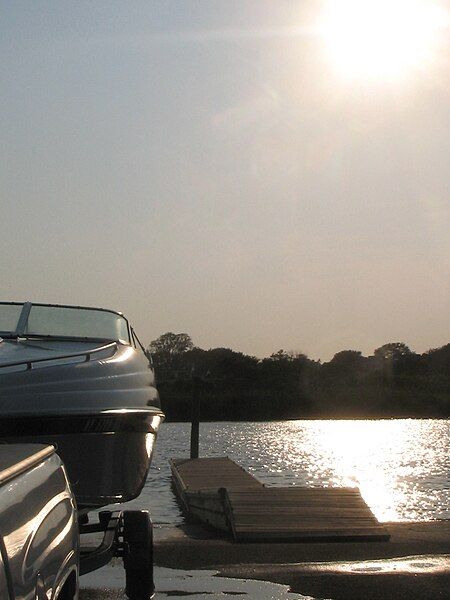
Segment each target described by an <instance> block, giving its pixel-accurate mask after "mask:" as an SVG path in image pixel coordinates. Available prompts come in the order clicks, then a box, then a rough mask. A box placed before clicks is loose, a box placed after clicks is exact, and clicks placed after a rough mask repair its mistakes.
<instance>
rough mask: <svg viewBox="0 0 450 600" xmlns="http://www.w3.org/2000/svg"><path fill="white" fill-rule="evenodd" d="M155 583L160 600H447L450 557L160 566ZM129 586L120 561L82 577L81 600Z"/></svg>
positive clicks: (113, 595) (99, 599)
mask: <svg viewBox="0 0 450 600" xmlns="http://www.w3.org/2000/svg"><path fill="white" fill-rule="evenodd" d="M218 575H222V576H218ZM272 581H273V582H277V583H272ZM155 584H156V588H157V592H156V594H155V600H162V599H163V598H173V599H177V598H178V599H182V598H189V600H219V599H221V600H225V599H226V598H230V600H231V598H247V599H248V600H319V599H320V600H324V599H330V600H371V599H377V600H378V599H379V600H384V599H385V598H389V599H390V600H396V599H397V598H398V599H401V600H403V599H404V600H448V598H449V597H450V593H449V590H450V555H449V554H446V555H435V556H431V555H418V556H409V557H402V558H397V559H382V560H368V561H329V562H311V563H309V562H306V563H296V564H272V565H269V564H265V565H264V564H258V565H254V564H253V565H252V564H247V565H230V566H228V567H223V568H222V569H220V573H217V571H213V570H198V569H197V570H181V569H169V568H165V567H155ZM124 585H125V581H124V571H123V569H122V565H121V563H120V562H117V563H116V564H114V565H108V566H107V567H104V568H103V569H101V570H99V571H97V572H95V573H90V574H89V575H84V576H83V577H82V578H81V587H82V590H81V592H80V600H125V599H126V596H125V593H124Z"/></svg>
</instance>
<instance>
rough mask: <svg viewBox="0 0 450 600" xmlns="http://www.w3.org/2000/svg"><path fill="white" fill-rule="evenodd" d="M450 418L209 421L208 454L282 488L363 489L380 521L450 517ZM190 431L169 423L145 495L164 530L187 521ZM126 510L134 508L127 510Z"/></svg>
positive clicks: (144, 503) (203, 434) (142, 500)
mask: <svg viewBox="0 0 450 600" xmlns="http://www.w3.org/2000/svg"><path fill="white" fill-rule="evenodd" d="M449 434H450V420H435V419H429V420H418V419H398V420H379V421H363V420H359V421H283V422H270V423H229V422H220V423H202V424H201V426H200V456H229V457H230V458H232V459H233V460H235V461H236V462H238V463H239V464H241V465H242V466H244V467H245V468H246V469H248V470H249V471H250V472H251V473H253V474H254V475H255V476H256V477H258V478H259V479H260V480H261V481H263V482H264V483H266V484H269V485H277V486H288V485H298V486H351V487H355V486H356V487H359V488H360V490H361V494H362V496H363V497H364V499H365V501H366V502H367V504H368V505H369V506H370V507H371V509H372V511H373V512H374V514H375V516H376V517H377V518H378V519H379V520H380V521H423V520H430V519H450V508H449V506H450V436H449ZM189 435H190V425H189V424H188V423H165V424H163V425H162V427H161V431H160V435H159V439H158V443H157V446H156V456H155V459H154V461H153V465H152V467H151V470H150V473H149V476H148V479H147V483H146V485H145V488H144V490H143V492H142V494H141V496H140V497H139V498H138V499H136V500H134V501H133V502H130V503H128V506H129V507H130V508H131V507H133V508H148V509H150V510H151V513H152V518H153V521H154V523H156V524H172V525H173V524H179V523H181V522H182V521H183V518H182V515H181V513H180V510H179V508H178V506H177V504H176V501H175V497H174V495H173V493H172V491H171V487H170V468H169V464H168V460H169V458H174V457H187V456H188V455H189ZM123 506H124V507H125V506H126V505H123Z"/></svg>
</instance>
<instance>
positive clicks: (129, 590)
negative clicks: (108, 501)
mask: <svg viewBox="0 0 450 600" xmlns="http://www.w3.org/2000/svg"><path fill="white" fill-rule="evenodd" d="M123 541H124V542H125V547H126V552H125V556H124V559H123V563H124V567H125V579H126V588H125V593H126V595H127V596H128V598H129V599H130V600H150V598H153V595H154V592H155V585H154V583H153V526H152V522H151V519H150V515H149V514H148V511H146V510H127V511H124V513H123Z"/></svg>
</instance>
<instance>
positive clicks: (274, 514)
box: [170, 457, 389, 542]
mask: <svg viewBox="0 0 450 600" xmlns="http://www.w3.org/2000/svg"><path fill="white" fill-rule="evenodd" d="M170 463H171V469H172V482H173V485H174V488H175V491H176V494H177V497H178V499H179V501H180V503H181V506H182V508H183V510H184V512H185V513H186V514H187V515H188V516H189V517H191V518H193V519H195V520H198V521H201V522H203V523H205V524H207V525H209V526H211V527H214V528H215V529H219V530H221V531H224V532H227V533H228V534H231V535H232V536H233V538H234V540H235V541H238V542H248V541H260V542H262V541H387V540H388V539H389V533H388V532H387V530H386V529H385V528H384V527H383V526H382V525H381V524H380V523H379V522H378V521H377V519H376V517H375V516H374V515H373V513H372V511H371V510H370V508H369V507H368V506H367V504H366V503H365V502H364V500H363V498H362V496H361V494H360V492H359V490H358V488H344V487H330V488H319V487H309V488H307V487H295V486H291V487H275V486H265V485H264V484H263V483H261V482H260V481H259V480H258V479H257V478H256V477H254V476H253V475H252V474H251V473H249V472H248V471H246V470H245V469H244V468H242V467H241V466H239V465H238V464H237V463H235V462H234V461H232V460H231V459H229V458H227V457H213V458H193V459H185V458H174V459H172V460H171V461H170Z"/></svg>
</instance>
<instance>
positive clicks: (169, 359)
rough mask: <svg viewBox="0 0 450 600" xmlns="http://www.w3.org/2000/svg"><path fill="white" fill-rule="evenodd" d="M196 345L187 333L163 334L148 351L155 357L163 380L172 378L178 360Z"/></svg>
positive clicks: (169, 332) (151, 343)
mask: <svg viewBox="0 0 450 600" xmlns="http://www.w3.org/2000/svg"><path fill="white" fill-rule="evenodd" d="M193 347H194V344H193V342H192V340H191V337H190V336H189V335H188V334H187V333H172V332H171V331H168V332H167V333H163V334H162V335H160V336H159V338H157V339H156V340H153V341H152V342H150V345H149V347H148V351H149V352H150V354H151V355H152V357H153V362H154V364H155V367H156V371H157V373H158V375H159V376H160V377H162V378H163V379H165V378H171V377H172V376H173V375H174V374H175V373H174V371H176V368H175V369H174V366H175V362H176V360H177V359H178V358H179V357H180V356H182V355H183V354H185V353H186V352H188V351H189V350H192V348H193Z"/></svg>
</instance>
